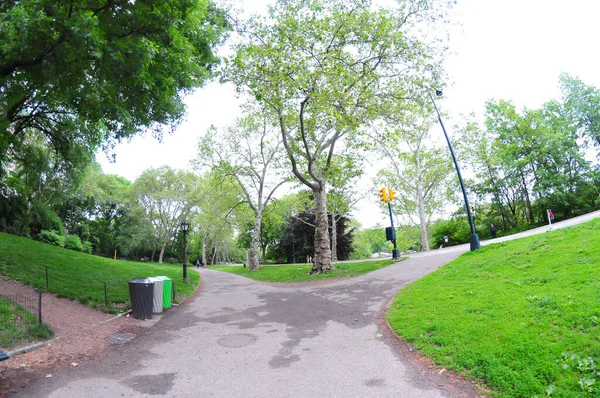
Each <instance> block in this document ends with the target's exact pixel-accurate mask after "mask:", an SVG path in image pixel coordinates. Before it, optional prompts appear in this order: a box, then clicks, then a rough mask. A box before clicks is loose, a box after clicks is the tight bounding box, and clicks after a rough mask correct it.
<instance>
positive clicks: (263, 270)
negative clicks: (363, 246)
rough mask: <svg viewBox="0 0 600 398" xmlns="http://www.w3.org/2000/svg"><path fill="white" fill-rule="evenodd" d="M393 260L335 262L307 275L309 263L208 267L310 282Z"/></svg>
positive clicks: (368, 269)
mask: <svg viewBox="0 0 600 398" xmlns="http://www.w3.org/2000/svg"><path fill="white" fill-rule="evenodd" d="M393 263H394V261H393V260H376V261H361V262H353V263H337V264H335V269H334V270H332V271H327V272H326V273H324V274H315V275H309V273H310V269H311V267H312V266H311V265H310V264H291V265H269V266H262V267H259V269H258V271H255V272H248V268H244V267H241V266H239V267H238V266H236V267H226V266H225V267H224V266H210V267H209V268H210V269H214V270H217V271H225V272H230V273H232V274H238V275H242V276H246V277H248V278H251V279H256V280H257V281H263V282H310V281H318V280H322V279H331V278H350V277H354V276H359V275H362V274H366V273H367V272H371V271H375V270H378V269H380V268H384V267H387V266H388V265H392V264H393Z"/></svg>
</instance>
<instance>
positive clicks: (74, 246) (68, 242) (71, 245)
mask: <svg viewBox="0 0 600 398" xmlns="http://www.w3.org/2000/svg"><path fill="white" fill-rule="evenodd" d="M65 249H71V250H75V251H78V252H82V251H83V250H84V249H83V243H81V239H79V236H77V235H67V236H66V237H65Z"/></svg>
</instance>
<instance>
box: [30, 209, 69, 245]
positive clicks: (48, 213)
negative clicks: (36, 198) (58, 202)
mask: <svg viewBox="0 0 600 398" xmlns="http://www.w3.org/2000/svg"><path fill="white" fill-rule="evenodd" d="M30 218H31V222H30V225H29V226H30V228H31V233H32V234H33V236H35V235H36V234H38V233H41V231H43V230H48V231H56V232H57V233H58V234H59V235H63V234H64V227H63V223H62V221H61V219H60V217H59V216H58V214H56V212H55V211H54V210H52V209H50V207H49V206H48V205H46V204H44V203H36V204H34V205H33V207H32V209H31V214H30ZM38 231H39V232H38ZM40 240H41V239H40Z"/></svg>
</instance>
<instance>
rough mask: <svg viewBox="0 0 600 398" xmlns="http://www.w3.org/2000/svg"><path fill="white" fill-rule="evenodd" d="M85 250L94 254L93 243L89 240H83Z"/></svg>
mask: <svg viewBox="0 0 600 398" xmlns="http://www.w3.org/2000/svg"><path fill="white" fill-rule="evenodd" d="M83 252H84V253H87V254H92V243H91V242H88V241H87V240H86V241H85V242H83Z"/></svg>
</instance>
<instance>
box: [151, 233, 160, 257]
mask: <svg viewBox="0 0 600 398" xmlns="http://www.w3.org/2000/svg"><path fill="white" fill-rule="evenodd" d="M157 249H158V238H157V237H154V247H153V248H152V257H150V259H151V260H152V262H154V257H156V250H157Z"/></svg>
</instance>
